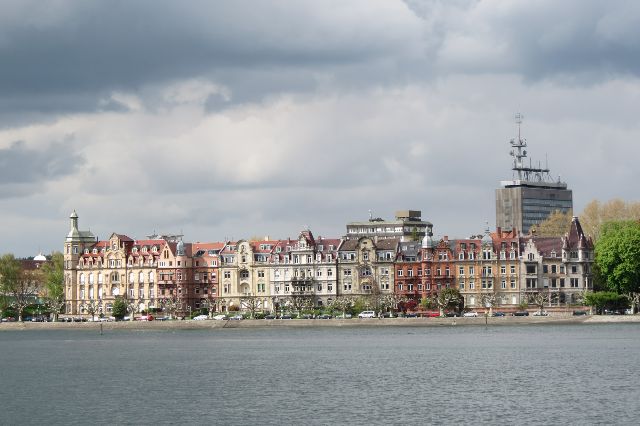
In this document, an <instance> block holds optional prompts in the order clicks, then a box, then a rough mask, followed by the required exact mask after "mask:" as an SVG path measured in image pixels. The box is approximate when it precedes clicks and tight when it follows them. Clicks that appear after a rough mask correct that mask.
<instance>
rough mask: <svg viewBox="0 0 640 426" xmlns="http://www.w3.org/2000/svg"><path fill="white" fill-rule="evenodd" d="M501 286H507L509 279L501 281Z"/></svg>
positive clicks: (503, 287)
mask: <svg viewBox="0 0 640 426" xmlns="http://www.w3.org/2000/svg"><path fill="white" fill-rule="evenodd" d="M500 288H502V289H505V288H507V280H502V281H501V282H500Z"/></svg>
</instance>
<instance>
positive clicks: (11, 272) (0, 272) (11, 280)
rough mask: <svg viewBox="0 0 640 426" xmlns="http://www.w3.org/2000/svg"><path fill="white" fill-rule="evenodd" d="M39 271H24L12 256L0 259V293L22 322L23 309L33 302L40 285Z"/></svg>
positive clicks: (6, 255) (7, 255)
mask: <svg viewBox="0 0 640 426" xmlns="http://www.w3.org/2000/svg"><path fill="white" fill-rule="evenodd" d="M40 280H41V274H40V272H39V271H25V270H23V268H22V264H21V263H20V261H19V260H18V259H16V258H15V257H14V256H13V255H12V254H5V255H3V256H2V257H0V293H2V294H3V295H5V296H6V297H8V298H9V300H10V304H11V307H13V308H15V310H16V311H17V313H18V321H22V313H23V312H24V310H25V308H26V307H27V306H28V305H30V304H32V303H33V302H34V301H35V297H36V295H37V292H38V288H39V285H40Z"/></svg>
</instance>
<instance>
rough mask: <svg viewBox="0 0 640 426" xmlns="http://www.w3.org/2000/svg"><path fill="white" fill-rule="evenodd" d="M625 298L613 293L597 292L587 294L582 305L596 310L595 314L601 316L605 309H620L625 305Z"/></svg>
mask: <svg viewBox="0 0 640 426" xmlns="http://www.w3.org/2000/svg"><path fill="white" fill-rule="evenodd" d="M627 302H628V300H627V298H626V296H624V295H620V294H618V293H615V292H613V291H597V292H593V293H587V294H586V295H585V297H584V303H585V305H587V306H592V307H594V308H596V313H598V314H602V313H603V311H604V310H605V309H621V308H624V307H625V306H626V305H627Z"/></svg>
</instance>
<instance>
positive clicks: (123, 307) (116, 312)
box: [111, 296, 127, 320]
mask: <svg viewBox="0 0 640 426" xmlns="http://www.w3.org/2000/svg"><path fill="white" fill-rule="evenodd" d="M111 313H112V314H113V316H114V317H115V318H116V319H119V320H121V319H123V318H124V316H125V315H126V314H127V303H126V302H125V301H124V300H123V298H122V297H121V296H116V298H115V300H114V301H113V307H112V310H111Z"/></svg>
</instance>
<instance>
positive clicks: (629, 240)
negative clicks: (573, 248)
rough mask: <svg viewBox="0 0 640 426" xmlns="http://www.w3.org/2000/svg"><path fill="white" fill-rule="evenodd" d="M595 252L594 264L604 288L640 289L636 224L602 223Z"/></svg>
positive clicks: (639, 232) (639, 226) (639, 230)
mask: <svg viewBox="0 0 640 426" xmlns="http://www.w3.org/2000/svg"><path fill="white" fill-rule="evenodd" d="M595 251H596V259H595V263H596V264H597V265H598V269H599V271H600V274H601V277H602V279H603V280H604V281H605V283H606V287H607V289H608V290H611V291H615V292H616V293H618V294H623V293H637V292H640V223H638V222H636V221H619V222H608V223H605V224H604V225H603V226H602V231H601V234H600V238H598V241H597V242H596V247H595Z"/></svg>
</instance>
